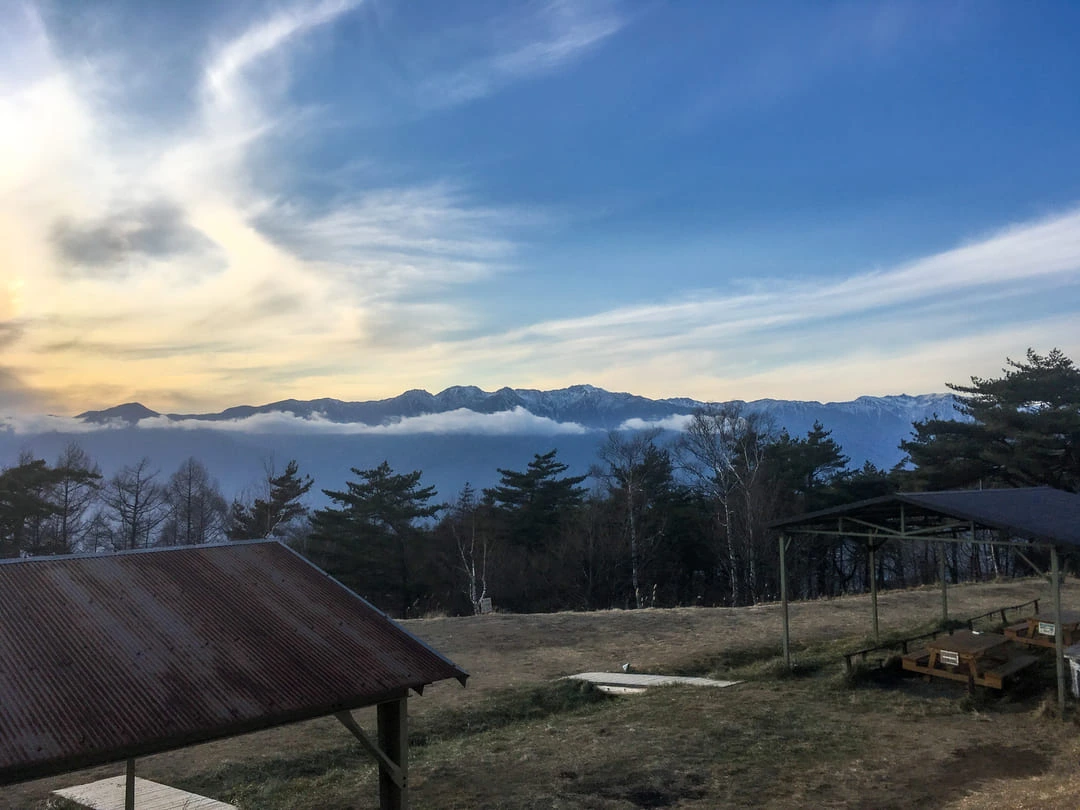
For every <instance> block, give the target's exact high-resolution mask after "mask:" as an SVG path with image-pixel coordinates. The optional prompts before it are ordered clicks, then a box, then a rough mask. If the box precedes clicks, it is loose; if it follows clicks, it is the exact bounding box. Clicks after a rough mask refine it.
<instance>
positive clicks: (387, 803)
mask: <svg viewBox="0 0 1080 810" xmlns="http://www.w3.org/2000/svg"><path fill="white" fill-rule="evenodd" d="M408 702H409V701H408V699H407V698H401V699H400V700H392V701H390V702H389V703H380V704H379V706H378V717H379V748H381V749H382V750H383V752H384V753H385V754H386V755H387V757H389V758H390V760H391V762H393V763H394V764H395V765H397V766H398V768H400V769H401V783H400V784H398V783H397V782H396V781H395V780H394V779H393V778H392V777H391V776H390V774H389V773H387V772H386V769H385V768H380V769H379V810H409V782H408V774H409V709H408Z"/></svg>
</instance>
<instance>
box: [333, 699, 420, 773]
mask: <svg viewBox="0 0 1080 810" xmlns="http://www.w3.org/2000/svg"><path fill="white" fill-rule="evenodd" d="M334 717H336V718H337V720H338V722H339V723H341V725H343V726H345V728H347V729H348V730H349V731H350V732H352V735H353V736H354V737H356V739H357V740H359V741H360V744H361V745H362V746H364V748H365V750H367V752H368V753H369V754H371V756H372V757H374V759H375V761H376V762H378V763H379V770H380V771H385V772H386V773H387V774H389V776H390V778H391V779H392V780H393V781H394V784H395V785H397V786H398V787H405V774H404V772H403V771H402V770H401V768H400V767H399V766H398V764H397V762H395V761H394V760H392V759H390V757H389V756H388V755H387V754H386V752H385V751H383V750H382V749H381V748H380V747H379V746H378V744H376V743H375V741H374V740H372V739H371V737H369V736H368V734H367V732H366V731H364V729H363V728H361V727H360V724H359V723H357V722H356V718H354V717H353V716H352V714H351V713H349V712H338V713H336V714H335V715H334Z"/></svg>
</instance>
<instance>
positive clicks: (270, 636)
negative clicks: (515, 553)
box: [0, 542, 467, 784]
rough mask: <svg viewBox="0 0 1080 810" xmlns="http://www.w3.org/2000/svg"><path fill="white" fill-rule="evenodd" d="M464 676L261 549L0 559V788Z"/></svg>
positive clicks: (361, 606) (309, 573) (343, 595)
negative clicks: (0, 561) (1, 561)
mask: <svg viewBox="0 0 1080 810" xmlns="http://www.w3.org/2000/svg"><path fill="white" fill-rule="evenodd" d="M466 677H467V675H466V673H465V672H464V671H462V670H461V669H460V668H458V667H457V666H456V665H454V664H453V663H452V662H450V661H448V660H447V659H446V658H444V657H442V656H441V655H439V654H438V653H437V652H435V651H434V650H432V649H431V648H430V647H428V646H427V645H425V644H424V643H422V642H421V641H419V640H418V639H416V638H415V637H414V636H412V635H411V634H409V633H408V632H407V631H405V630H404V629H403V628H401V627H399V626H398V625H397V624H395V623H394V622H393V621H391V620H390V619H389V618H388V617H387V616H386V615H385V614H383V613H382V612H381V611H379V610H377V609H376V608H374V607H373V606H371V605H370V604H368V603H367V602H366V601H364V600H363V599H361V598H360V597H359V596H357V595H356V594H354V593H353V592H352V591H350V590H348V589H347V588H345V587H344V586H343V585H341V584H340V583H339V582H337V581H336V580H334V579H332V578H331V577H329V576H328V575H327V574H325V573H324V572H322V571H320V570H319V569H318V568H316V567H315V566H313V565H311V564H310V563H308V562H307V561H306V560H304V559H303V558H301V557H300V556H299V555H297V554H296V553H295V552H293V551H291V550H289V549H288V548H286V547H285V546H283V545H281V544H280V543H276V542H252V543H232V544H229V545H220V546H194V547H188V548H182V549H166V550H160V551H158V550H155V551H141V552H127V553H120V554H109V555H97V556H73V557H51V558H39V559H27V560H18V561H9V562H5V563H2V564H0V784H10V783H12V782H18V781H22V780H25V779H33V778H37V777H40V776H47V775H50V774H55V773H63V772H66V771H69V770H75V769H77V768H82V767H86V766H90V765H95V764H101V763H105V762H112V761H116V760H119V759H126V758H128V757H135V756H144V755H147V754H151V753H156V752H159V751H165V750H169V749H171V748H177V747H180V746H183V745H190V744H193V743H198V742H204V741H207V740H212V739H218V738H221V737H228V736H232V735H234V734H241V733H245V732H248V731H254V730H256V729H260V728H268V727H270V726H275V725H281V724H283V723H290V722H295V721H298V720H305V719H308V718H312V717H319V716H322V715H325V714H329V713H331V712H335V711H339V710H342V709H354V708H359V707H361V706H367V705H371V704H373V703H378V702H380V701H383V700H388V699H394V698H397V697H400V696H402V695H403V694H404V693H405V692H406V691H407V690H408V689H415V690H420V689H422V688H423V687H424V686H425V685H427V684H430V683H434V682H435V681H441V680H445V679H448V678H457V679H459V680H461V681H462V683H464V679H465V678H466Z"/></svg>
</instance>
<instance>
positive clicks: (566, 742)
mask: <svg viewBox="0 0 1080 810" xmlns="http://www.w3.org/2000/svg"><path fill="white" fill-rule="evenodd" d="M1045 591H1046V587H1045V585H1044V584H1043V583H1042V582H1039V581H1035V580H1030V581H1022V582H1013V583H1005V584H989V585H979V586H965V587H961V588H954V589H951V591H950V608H951V610H952V612H953V614H954V615H956V616H968V615H973V614H976V613H980V612H983V611H984V610H989V609H991V608H995V607H1001V606H1004V605H1010V604H1015V603H1018V602H1022V601H1025V600H1026V599H1029V598H1031V597H1033V596H1042V595H1044V594H1045ZM1066 604H1067V605H1069V606H1070V607H1080V586H1078V585H1077V584H1076V583H1069V585H1068V587H1067V590H1066ZM939 605H940V603H939V596H938V592H937V591H934V590H916V591H905V592H898V593H888V594H883V595H882V597H881V616H882V627H883V630H884V631H885V632H898V631H902V630H907V629H910V630H912V631H917V630H919V629H922V628H923V627H926V626H929V624H931V623H932V622H933V621H934V620H935V618H936V616H937V613H938V611H939V610H940V607H939ZM868 610H869V605H868V600H867V599H865V598H862V597H851V598H844V599H837V600H830V601H822V602H813V603H803V604H797V605H793V606H792V626H793V634H794V636H795V640H796V642H797V643H798V645H799V647H798V659H799V660H800V661H801V662H802V663H803V664H804V665H805V667H806V669H807V670H809V671H811V672H812V674H810V675H808V676H807V677H801V678H777V677H776V673H777V671H778V669H777V666H776V660H777V655H778V652H779V626H780V623H779V609H778V606H776V605H764V606H758V607H752V608H744V609H733V610H727V609H679V610H666V611H662V610H646V611H632V612H625V611H609V612H601V613H592V614H575V613H560V614H553V615H531V616H514V615H503V614H496V615H492V616H484V617H472V618H459V619H429V620H418V621H413V622H409V623H408V625H409V629H410V630H411V631H413V632H414V633H416V634H418V635H420V636H421V637H423V638H424V639H426V640H428V641H429V642H431V643H432V644H433V645H434V646H435V647H436V648H438V649H440V650H441V651H443V652H444V653H446V654H447V655H448V656H450V657H451V658H453V659H454V660H456V661H457V662H458V663H460V664H461V665H463V666H464V667H465V668H466V669H468V670H469V671H470V672H472V678H471V679H470V682H469V687H468V688H467V689H461V688H460V687H458V686H457V684H453V683H448V684H440V685H437V686H434V687H432V688H430V689H429V690H427V691H426V692H425V695H424V697H422V698H419V699H416V700H413V701H411V704H412V705H411V714H412V735H411V736H412V739H413V742H414V749H413V759H412V767H411V777H412V788H413V799H414V805H415V806H416V807H418V808H447V810H454V809H455V808H462V809H463V808H507V810H529V809H531V808H537V810H538V809H539V808H596V810H608V809H609V808H636V807H681V808H716V807H776V808H795V807H813V806H831V807H852V808H908V807H910V808H914V807H922V806H927V805H929V804H934V805H935V806H950V805H951V806H955V807H958V808H960V807H962V808H969V807H971V808H973V807H982V806H988V805H994V806H1005V807H1009V806H1011V807H1017V808H1019V807H1035V806H1038V807H1054V806H1060V807H1074V806H1076V805H1077V804H1078V803H1080V802H1078V799H1080V785H1075V784H1073V782H1072V781H1070V779H1069V778H1068V776H1067V775H1062V774H1067V769H1068V768H1071V763H1073V762H1075V758H1076V755H1077V753H1078V752H1080V747H1078V746H1077V743H1076V741H1075V726H1073V725H1072V724H1061V723H1059V722H1055V721H1053V719H1052V718H1049V717H1047V716H1046V713H1045V712H1043V711H1041V710H1040V709H1039V706H1040V704H1041V702H1042V698H1043V688H1042V687H1036V688H1035V689H1034V690H1031V689H1029V690H1028V691H1027V692H1024V693H1021V694H1018V695H1008V696H1005V697H1004V698H994V699H991V700H988V701H974V702H973V701H972V700H970V699H968V698H966V697H965V696H964V691H963V688H962V687H961V686H959V685H955V686H954V685H952V684H924V683H923V682H922V681H921V680H903V681H901V682H899V683H890V684H888V685H873V684H870V685H864V686H861V687H859V688H856V689H851V688H848V687H847V686H846V684H845V683H844V681H843V678H842V677H841V676H840V674H839V672H840V666H839V663H838V657H837V651H838V650H841V649H850V648H851V647H856V646H859V644H860V643H861V641H862V640H863V639H864V638H865V636H866V632H867V629H868V627H869V616H868ZM625 661H630V662H631V663H632V664H633V665H634V667H635V668H636V669H638V670H640V671H663V672H680V673H688V674H705V673H712V674H723V675H727V676H730V675H735V676H738V677H744V678H747V679H748V680H747V682H746V683H744V684H742V685H739V686H736V687H733V688H731V689H724V690H712V689H709V690H697V689H687V688H666V689H659V690H652V691H650V692H648V693H645V694H643V695H637V696H632V697H625V698H617V699H610V698H607V699H605V698H603V697H602V696H599V695H597V694H596V693H595V692H593V691H592V690H590V689H587V688H583V687H581V686H578V685H576V684H572V683H564V684H557V685H554V686H552V685H550V684H549V681H550V680H551V679H552V678H556V677H558V676H560V675H565V674H570V673H572V672H578V671H583V670H615V669H617V668H618V666H619V665H620V664H621V663H623V662H625ZM1050 671H1051V672H1052V667H1050ZM1050 683H1052V681H1048V682H1047V685H1049V684H1050ZM360 719H361V721H362V722H363V723H365V724H366V725H367V726H368V727H372V725H373V724H372V721H371V717H370V716H369V715H366V714H363V713H361V717H360ZM350 740H351V738H350V737H349V736H348V734H347V733H346V732H345V731H344V730H343V729H341V728H340V727H339V726H337V724H336V723H335V722H334V721H332V720H321V721H315V722H311V723H304V724H299V725H296V726H292V727H289V728H285V729H279V730H275V731H271V732H265V733H261V734H256V735H250V736H248V737H243V738H238V739H234V740H227V741H223V742H220V743H213V744H209V745H204V746H199V747H196V748H191V749H187V750H184V751H178V752H174V753H172V754H166V755H161V756H158V757H153V758H149V759H147V760H144V761H141V762H140V765H139V768H140V775H143V776H146V777H148V778H155V779H159V780H162V781H167V782H169V783H172V784H176V785H177V786H180V787H184V788H186V789H189V790H195V791H197V792H203V793H206V794H209V795H213V796H215V797H218V798H223V799H226V800H232V801H233V802H235V803H237V804H239V805H240V806H241V807H244V808H297V810H302V809H303V808H312V809H314V808H327V809H328V810H332V809H333V808H366V807H375V806H377V800H376V796H375V793H376V788H375V772H374V768H373V767H372V766H371V764H370V762H369V761H368V760H367V758H366V757H365V755H364V754H362V753H361V752H360V751H359V747H358V746H357V745H355V744H353V743H352V742H350ZM115 771H116V769H115V768H112V769H97V770H96V771H94V772H89V773H86V774H80V775H78V776H75V775H71V776H68V777H66V778H63V779H54V780H46V781H42V782H38V783H31V784H28V785H25V786H19V787H18V788H16V789H13V790H10V791H9V793H8V794H7V795H6V796H5V797H4V801H3V803H2V804H0V806H5V807H30V806H34V804H35V803H37V802H41V801H42V800H43V798H44V797H45V796H46V795H47V791H48V789H51V788H52V787H55V786H57V785H59V784H74V783H75V782H76V781H77V780H78V779H82V780H83V781H85V780H86V779H90V778H98V777H99V776H101V775H105V774H106V773H113V772H115ZM1035 797H1040V798H1038V799H1037V800H1036V799H1035Z"/></svg>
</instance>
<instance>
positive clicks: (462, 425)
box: [139, 406, 588, 436]
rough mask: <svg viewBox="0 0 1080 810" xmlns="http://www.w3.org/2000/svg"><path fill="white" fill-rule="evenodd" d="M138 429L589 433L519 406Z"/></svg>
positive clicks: (273, 417) (275, 417) (148, 422)
mask: <svg viewBox="0 0 1080 810" xmlns="http://www.w3.org/2000/svg"><path fill="white" fill-rule="evenodd" d="M139 427H140V428H171V429H174V430H176V429H179V430H225V431H233V432H237V433H271V434H273V433H294V434H296V433H298V434H305V433H307V434H319V435H330V434H341V435H350V436H356V435H365V434H367V435H373V436H411V435H416V434H424V433H429V434H480V435H485V436H513V435H541V436H556V435H562V434H582V433H586V432H588V428H586V427H584V426H582V425H579V424H577V423H576V422H556V421H555V420H554V419H548V418H547V417H544V416H536V415H534V414H532V413H530V412H529V411H527V410H525V408H522V407H520V406H518V407H516V408H514V409H513V410H510V411H499V412H497V413H477V412H476V411H470V410H469V409H468V408H458V409H457V410H454V411H446V412H445V413H429V414H424V415H422V416H406V417H402V418H400V419H397V420H395V421H393V422H389V423H387V424H385V425H368V424H364V423H362V422H333V421H331V420H329V419H327V418H326V417H325V416H323V415H322V414H313V415H312V416H310V417H303V416H297V415H296V414H294V413H292V412H290V411H273V412H270V413H258V414H253V415H252V416H248V417H245V418H243V419H229V420H226V421H213V422H211V421H205V420H202V419H180V420H173V419H169V418H168V417H165V416H156V417H152V418H148V419H142V420H140V421H139Z"/></svg>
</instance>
